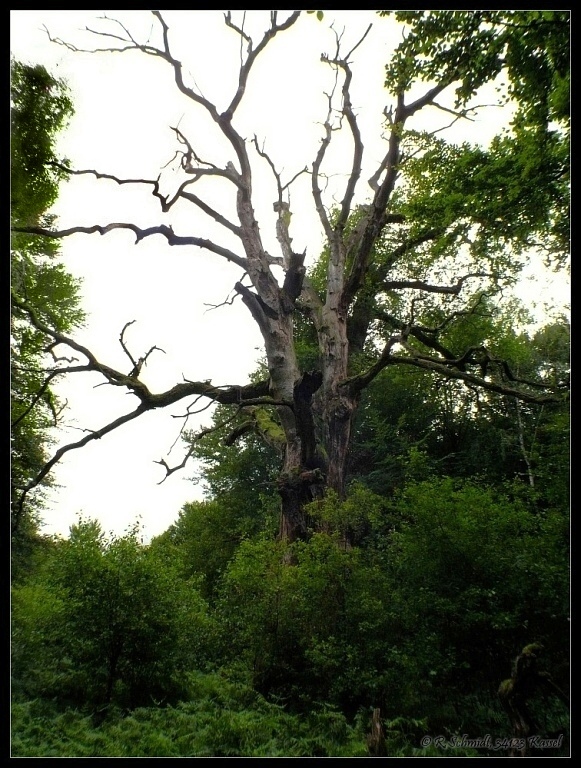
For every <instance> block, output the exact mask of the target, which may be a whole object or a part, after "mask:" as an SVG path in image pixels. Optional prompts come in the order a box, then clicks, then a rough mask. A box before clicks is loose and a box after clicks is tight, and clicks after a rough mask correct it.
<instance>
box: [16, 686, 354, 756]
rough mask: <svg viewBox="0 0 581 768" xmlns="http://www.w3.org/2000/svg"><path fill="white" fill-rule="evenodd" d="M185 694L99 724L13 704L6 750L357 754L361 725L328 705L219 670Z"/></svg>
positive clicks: (50, 753) (35, 705) (115, 753)
mask: <svg viewBox="0 0 581 768" xmlns="http://www.w3.org/2000/svg"><path fill="white" fill-rule="evenodd" d="M191 682H192V686H193V688H192V691H193V692H195V694H194V695H193V698H192V700H191V701H189V702H184V703H182V704H179V705H178V706H176V707H165V708H163V709H154V708H151V707H150V708H139V709H135V710H133V711H132V712H131V714H129V715H127V716H120V714H119V713H116V716H115V717H113V716H110V717H109V718H107V719H106V720H105V721H104V722H103V723H102V724H101V726H99V727H95V725H94V723H93V721H92V720H91V718H89V717H85V716H83V715H82V714H81V713H79V712H77V711H74V710H69V711H67V712H64V713H63V714H56V713H54V712H53V713H50V712H49V713H47V712H46V709H43V708H40V707H39V706H38V703H37V702H27V703H22V704H17V705H15V706H14V707H13V709H12V756H13V757H57V756H58V757H364V756H366V754H367V750H366V746H365V742H364V740H363V737H362V735H361V733H359V732H358V731H357V730H356V729H355V728H353V727H352V726H350V725H349V724H348V723H347V721H346V720H345V718H344V717H343V716H342V715H341V714H340V713H339V712H336V711H334V710H332V709H330V708H329V707H320V708H318V709H314V710H313V711H311V712H309V713H308V714H307V715H305V716H303V717H298V716H295V715H290V714H288V713H286V712H285V711H284V710H283V708H282V707H280V706H278V705H276V704H272V703H268V702H266V701H265V699H263V698H262V697H261V696H260V695H257V694H256V693H255V692H254V691H252V690H251V689H249V688H248V687H247V686H245V685H244V684H243V683H240V682H232V681H229V680H227V679H225V678H224V677H223V676H222V675H219V674H215V675H197V676H196V677H195V679H194V678H192V681H191Z"/></svg>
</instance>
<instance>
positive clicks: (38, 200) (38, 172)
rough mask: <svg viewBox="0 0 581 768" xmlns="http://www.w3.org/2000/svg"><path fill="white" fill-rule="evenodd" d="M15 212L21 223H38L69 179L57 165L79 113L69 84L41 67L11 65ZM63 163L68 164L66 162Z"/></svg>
mask: <svg viewBox="0 0 581 768" xmlns="http://www.w3.org/2000/svg"><path fill="white" fill-rule="evenodd" d="M10 102H11V110H10V112H11V154H12V165H11V185H10V195H11V208H12V216H13V221H14V223H15V224H17V225H19V226H24V225H31V226H34V225H38V224H39V216H40V215H41V214H43V213H45V212H46V211H48V209H49V208H50V207H51V205H52V204H53V203H54V202H55V200H56V198H57V196H58V185H59V183H60V181H61V180H62V179H64V178H65V174H64V172H63V171H62V170H61V169H59V168H58V167H57V165H56V163H58V162H59V158H58V156H57V154H56V137H57V134H58V133H59V132H60V131H61V130H62V129H63V128H65V127H66V124H67V121H68V120H69V118H70V117H71V116H72V114H73V104H72V102H71V99H70V97H69V95H68V88H67V85H66V83H65V82H64V81H63V80H60V79H57V78H55V77H53V76H52V75H51V74H49V72H47V70H46V69H45V67H43V66H41V65H35V66H31V65H28V64H23V63H22V62H19V61H15V60H14V59H12V61H11V62H10ZM61 162H62V161H61Z"/></svg>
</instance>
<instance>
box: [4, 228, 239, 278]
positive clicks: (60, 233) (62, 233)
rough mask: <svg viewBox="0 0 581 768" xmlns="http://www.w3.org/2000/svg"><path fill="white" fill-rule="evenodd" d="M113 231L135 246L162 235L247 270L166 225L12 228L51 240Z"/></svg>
mask: <svg viewBox="0 0 581 768" xmlns="http://www.w3.org/2000/svg"><path fill="white" fill-rule="evenodd" d="M115 229H128V230H130V231H131V232H134V233H135V235H136V239H135V244H136V245H137V243H139V242H140V241H141V240H143V239H144V238H146V237H151V236H152V235H162V236H163V237H165V239H166V240H167V242H168V245H195V246H197V247H198V248H204V249H205V250H207V251H211V252H212V253H216V254H218V255H219V256H223V257H224V258H225V259H227V260H228V261H231V262H233V263H234V264H237V265H238V266H239V267H242V269H246V268H247V260H246V259H245V258H244V257H242V256H238V255H237V254H236V253H234V252H233V251H231V250H229V249H228V248H223V247H222V246H220V245H216V244H215V243H213V242H212V241H211V240H205V239H204V238H201V237H184V236H181V235H176V234H175V232H174V231H173V229H172V227H171V226H167V225H166V224H160V225H159V226H157V227H147V228H146V229H142V228H141V227H138V226H136V225H135V224H126V223H112V224H106V225H104V226H101V225H99V224H93V225H92V226H91V227H70V228H69V229H62V230H52V229H43V228H42V227H12V231H13V232H26V233H28V234H29V235H43V236H44V237H50V238H53V239H59V238H63V237H69V236H70V235H76V234H85V235H92V234H94V233H95V232H98V233H99V234H100V235H105V234H107V232H112V231H113V230H115Z"/></svg>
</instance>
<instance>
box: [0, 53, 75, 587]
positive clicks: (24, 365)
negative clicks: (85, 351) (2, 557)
mask: <svg viewBox="0 0 581 768" xmlns="http://www.w3.org/2000/svg"><path fill="white" fill-rule="evenodd" d="M10 72H11V84H10V86H11V87H10V98H11V108H10V114H11V147H10V149H11V166H10V182H11V222H12V226H40V225H45V226H51V225H52V222H53V217H51V216H49V215H48V211H49V209H50V207H51V206H52V204H53V203H54V201H55V200H56V198H57V195H58V187H59V183H60V182H61V181H62V179H63V178H64V173H63V171H62V170H60V169H59V168H57V166H56V165H55V163H57V162H58V157H57V155H56V140H57V136H58V133H59V132H60V131H61V130H62V129H63V128H64V127H65V125H66V122H67V120H68V118H69V117H70V116H71V115H72V113H73V108H72V104H71V101H70V98H69V96H68V90H67V87H66V84H65V83H64V82H63V81H62V80H58V79H56V78H54V77H52V76H51V75H50V74H49V73H48V72H47V71H46V69H45V68H44V67H41V66H30V65H27V64H23V63H21V62H18V61H15V60H14V59H12V61H11V64H10ZM57 254H58V249H57V247H56V246H55V245H54V244H53V243H52V242H50V241H48V240H47V239H46V238H40V237H37V236H34V235H25V234H22V233H13V236H12V242H11V275H10V281H11V288H12V292H13V297H15V298H17V299H18V300H20V301H24V302H26V304H27V305H28V306H30V307H31V308H32V309H33V310H34V312H35V313H36V315H37V316H38V318H39V319H40V320H41V321H44V322H48V323H49V324H50V325H52V327H53V328H54V329H55V330H56V331H58V332H61V333H67V332H68V331H70V330H71V329H72V328H73V327H76V326H78V325H80V324H81V323H82V322H83V319H84V313H83V312H82V310H81V308H80V306H79V302H80V298H79V283H78V281H77V280H75V279H73V278H72V277H71V276H70V275H69V274H68V273H67V272H66V271H65V269H64V268H63V267H62V265H61V264H58V263H56V262H55V257H56V256H57ZM10 332H11V344H10V352H11V369H10V376H11V424H12V429H11V438H12V445H11V456H12V469H11V484H12V529H13V538H12V554H13V577H14V578H19V577H20V574H21V573H24V572H25V570H26V564H27V562H28V557H29V555H30V553H31V552H32V551H33V549H34V547H35V546H36V544H37V543H38V540H39V537H38V535H37V534H38V531H37V528H38V522H39V518H40V515H41V511H42V506H43V493H42V490H41V489H37V491H36V492H35V493H31V494H30V495H29V498H28V500H27V505H26V508H25V510H24V512H23V513H21V512H20V507H19V497H20V494H21V492H22V490H23V489H24V488H25V487H27V486H28V484H29V483H30V482H31V481H32V480H33V479H34V478H35V477H36V475H37V474H38V472H39V471H40V469H41V468H42V467H43V465H44V464H45V462H46V460H47V451H48V449H49V448H50V445H51V441H50V439H49V437H48V430H49V428H51V427H54V426H55V424H56V422H57V420H58V415H59V412H60V409H61V404H60V403H59V401H58V399H57V398H56V397H55V395H54V393H53V391H52V388H51V386H50V384H51V377H49V376H48V375H47V371H46V370H45V368H46V365H45V362H46V360H45V358H46V354H47V348H48V347H49V345H50V344H51V342H52V339H48V338H47V337H46V336H45V335H44V334H42V333H40V332H39V331H37V330H36V329H35V328H34V327H33V325H32V324H31V322H30V317H29V315H28V314H27V312H26V311H24V310H23V309H21V308H20V307H19V306H18V305H17V304H16V303H14V301H13V303H12V312H11V323H10ZM51 348H52V347H51ZM48 482H49V480H48V479H46V480H45V481H44V483H43V485H46V484H48Z"/></svg>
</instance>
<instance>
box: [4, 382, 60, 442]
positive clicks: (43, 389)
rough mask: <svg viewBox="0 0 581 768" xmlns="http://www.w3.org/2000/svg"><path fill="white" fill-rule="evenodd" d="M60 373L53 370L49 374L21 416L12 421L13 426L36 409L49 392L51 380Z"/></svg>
mask: <svg viewBox="0 0 581 768" xmlns="http://www.w3.org/2000/svg"><path fill="white" fill-rule="evenodd" d="M60 373H61V371H51V372H50V373H49V374H48V375H47V377H46V379H45V380H44V381H43V382H42V384H41V385H40V387H39V388H38V391H37V392H36V393H35V394H34V396H33V398H32V400H31V401H30V404H29V405H28V407H27V408H25V409H24V411H23V412H22V413H21V414H20V416H19V417H18V418H17V419H15V420H14V421H13V422H12V428H14V427H16V426H17V425H18V424H20V422H21V421H23V420H24V419H25V418H26V417H27V416H28V414H29V413H30V412H31V411H32V410H33V409H34V406H35V405H36V404H37V403H38V402H39V401H40V400H41V399H42V398H43V397H44V396H45V395H46V394H47V393H48V392H49V385H50V382H51V381H52V380H53V379H54V378H56V377H57V376H58V375H59V374H60ZM53 415H54V412H53ZM55 423H56V418H55Z"/></svg>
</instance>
